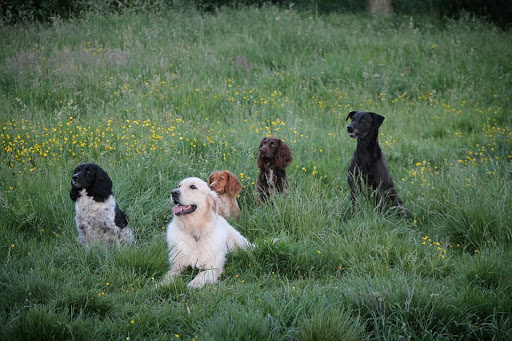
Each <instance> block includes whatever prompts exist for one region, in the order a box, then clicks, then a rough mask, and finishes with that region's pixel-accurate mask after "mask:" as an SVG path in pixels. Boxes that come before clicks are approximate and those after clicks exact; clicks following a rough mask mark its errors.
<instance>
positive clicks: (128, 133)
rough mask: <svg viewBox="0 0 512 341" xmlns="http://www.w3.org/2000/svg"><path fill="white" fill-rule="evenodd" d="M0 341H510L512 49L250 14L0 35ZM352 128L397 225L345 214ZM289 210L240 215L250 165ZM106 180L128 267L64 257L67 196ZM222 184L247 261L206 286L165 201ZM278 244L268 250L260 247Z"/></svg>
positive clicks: (38, 28)
mask: <svg viewBox="0 0 512 341" xmlns="http://www.w3.org/2000/svg"><path fill="white" fill-rule="evenodd" d="M0 46H2V49H1V51H0V210H1V214H0V261H1V265H0V286H1V290H0V307H1V309H0V322H1V324H0V328H1V329H0V339H3V340H28V339H40V340H42V339H67V340H70V339H77V340H91V339H116V340H142V339H146V340H150V339H169V338H171V339H185V340H191V339H192V340H225V339H229V340H236V339H244V340H262V339H271V340H367V339H423V340H431V339H436V340H453V339H460V340H477V339H486V340H491V339H494V340H510V339H512V317H511V316H512V280H511V278H512V251H511V249H512V227H511V223H510V222H511V221H512V214H511V207H512V199H511V197H512V193H511V189H512V185H511V183H512V182H511V181H512V168H511V161H512V143H511V140H512V131H511V121H512V115H511V107H512V103H511V92H510V89H512V64H511V60H512V35H511V34H510V32H509V31H503V30H500V29H498V28H496V27H494V26H492V25H491V24H488V23H485V22H483V21H480V20H476V19H472V18H470V17H463V18H461V19H459V20H456V21H455V20H443V21H441V20H438V19H430V18H427V17H402V16H395V17H392V18H379V17H372V16H369V15H366V14H339V13H338V14H332V15H323V16H318V15H315V14H314V13H310V12H301V11H295V10H291V9H288V10H286V9H278V8H276V7H272V6H264V7H262V8H252V7H248V8H241V9H238V10H235V9H224V10H220V11H218V12H214V13H208V14H205V13H199V12H197V11H196V10H194V9H183V8H181V9H174V10H173V9H169V10H167V11H163V10H158V11H157V10H155V11H146V12H137V11H126V12H122V13H116V14H100V13H90V14H88V15H85V16H84V17H83V18H81V19H73V20H69V21H60V20H58V19H56V20H54V22H53V23H52V24H51V25H49V26H43V25H40V24H25V25H18V26H0ZM351 110H366V111H375V112H377V113H379V114H381V115H383V116H385V117H386V119H385V121H384V123H383V125H382V127H381V131H380V143H381V146H382V148H383V151H384V153H385V155H386V156H387V158H388V163H389V167H390V170H391V173H392V175H393V177H394V180H395V184H396V186H397V188H398V192H399V194H400V196H401V197H402V199H404V201H405V203H406V205H407V207H408V208H409V210H410V211H411V214H412V215H411V217H407V218H403V217H401V216H398V215H396V214H394V213H393V212H388V213H379V212H378V210H376V209H374V208H373V207H372V205H371V204H369V203H368V202H367V200H365V199H364V198H360V202H359V204H358V209H357V210H356V211H355V213H354V214H352V211H351V201H350V194H349V189H348V185H347V183H346V176H347V172H346V169H347V167H348V164H349V161H350V158H351V155H352V153H353V150H354V148H355V141H353V140H350V139H349V137H348V135H347V133H346V125H347V122H346V121H345V118H346V116H347V114H348V112H349V111H351ZM270 135H274V136H278V137H280V138H282V139H284V140H285V141H286V143H287V144H288V145H289V146H290V148H291V150H292V152H293V155H294V162H293V164H292V165H291V166H290V168H289V169H288V176H289V179H290V190H289V192H288V193H287V194H286V195H279V196H277V197H275V199H274V204H273V205H270V204H266V205H260V206H259V205H256V197H255V179H256V178H257V174H258V170H257V167H256V156H257V146H258V144H259V141H260V140H261V138H262V137H263V136H270ZM82 162H95V163H98V164H100V165H101V166H102V167H103V168H104V169H105V170H106V171H107V172H108V173H109V175H110V176H111V177H112V179H113V182H114V190H115V193H116V200H117V202H118V204H119V205H120V206H121V207H122V208H123V209H124V211H125V212H126V213H127V215H128V217H129V220H130V225H131V226H132V228H133V230H134V232H135V234H136V246H133V247H128V248H124V249H121V250H105V249H101V248H92V249H84V248H83V247H81V246H80V245H79V244H78V241H77V236H76V231H75V224H74V206H73V202H72V201H71V200H70V198H69V188H70V176H71V172H72V170H73V168H74V167H75V166H76V165H77V164H79V163H82ZM221 169H228V170H230V171H232V172H233V173H235V174H237V175H238V176H239V178H240V179H241V181H242V183H243V190H242V192H241V195H240V198H239V203H240V206H241V208H242V212H243V215H242V218H241V220H239V221H232V224H233V225H234V226H235V227H236V228H237V229H238V230H240V231H241V232H242V234H244V235H245V236H246V237H247V238H248V239H249V240H251V241H252V242H255V243H256V244H257V245H258V247H257V248H255V249H253V250H250V251H247V252H237V253H235V254H232V255H230V256H229V258H228V261H227V267H226V270H225V272H224V274H223V276H222V277H221V280H220V282H219V283H218V284H215V285H209V286H206V287H205V288H203V289H200V290H187V289H186V283H187V282H188V281H189V280H190V278H191V277H192V276H193V275H194V274H193V273H191V272H189V273H187V274H185V275H184V276H183V278H181V279H178V280H177V281H175V282H174V283H173V284H171V285H170V286H168V287H159V288H157V287H156V286H155V283H157V282H158V281H159V280H160V279H161V278H162V277H163V276H164V274H165V273H166V271H167V269H168V264H167V256H166V245H165V227H166V226H167V224H168V223H169V221H170V219H171V217H172V213H171V202H170V200H169V196H170V191H171V189H173V188H175V187H176V186H177V184H178V182H179V181H180V180H181V179H183V178H185V177H189V176H198V177H201V178H203V179H206V178H207V176H208V175H209V173H210V172H211V171H213V170H221ZM276 240H277V242H276Z"/></svg>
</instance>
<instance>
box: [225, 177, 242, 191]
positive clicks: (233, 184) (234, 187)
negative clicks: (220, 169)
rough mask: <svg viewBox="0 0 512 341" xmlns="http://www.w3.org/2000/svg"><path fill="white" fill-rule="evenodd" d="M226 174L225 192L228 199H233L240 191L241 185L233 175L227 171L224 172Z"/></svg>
mask: <svg viewBox="0 0 512 341" xmlns="http://www.w3.org/2000/svg"><path fill="white" fill-rule="evenodd" d="M226 174H227V176H228V181H227V183H226V187H225V190H226V193H227V194H228V195H229V196H230V197H233V196H235V195H236V194H237V193H238V192H240V190H241V189H242V183H241V182H240V180H238V178H237V177H236V175H235V174H233V173H231V172H228V171H226Z"/></svg>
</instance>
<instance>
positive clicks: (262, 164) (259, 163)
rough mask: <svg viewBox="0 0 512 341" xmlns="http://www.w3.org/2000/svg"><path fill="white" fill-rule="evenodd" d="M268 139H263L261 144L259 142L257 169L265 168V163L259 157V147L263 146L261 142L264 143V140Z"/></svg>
mask: <svg viewBox="0 0 512 341" xmlns="http://www.w3.org/2000/svg"><path fill="white" fill-rule="evenodd" d="M267 139H268V137H264V138H263V139H262V140H261V142H260V145H259V147H258V160H257V162H258V168H260V169H261V168H263V167H264V166H265V163H264V162H263V158H262V157H261V156H260V148H261V146H263V142H265V141H266V140H267Z"/></svg>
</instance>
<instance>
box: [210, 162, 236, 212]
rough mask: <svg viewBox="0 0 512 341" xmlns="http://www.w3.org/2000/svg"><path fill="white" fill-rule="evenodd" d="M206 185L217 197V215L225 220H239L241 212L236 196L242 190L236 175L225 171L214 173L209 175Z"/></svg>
mask: <svg viewBox="0 0 512 341" xmlns="http://www.w3.org/2000/svg"><path fill="white" fill-rule="evenodd" d="M208 185H210V188H211V189H212V190H213V191H215V193H217V195H218V197H219V214H220V215H221V216H223V217H224V218H226V219H227V218H229V217H233V218H235V219H239V218H240V215H241V211H240V207H239V206H238V202H237V200H236V196H237V194H238V193H239V192H240V190H241V189H242V183H241V182H240V180H238V178H237V177H236V175H235V174H233V173H231V172H229V171H227V170H224V171H215V172H213V173H212V174H210V176H209V178H208Z"/></svg>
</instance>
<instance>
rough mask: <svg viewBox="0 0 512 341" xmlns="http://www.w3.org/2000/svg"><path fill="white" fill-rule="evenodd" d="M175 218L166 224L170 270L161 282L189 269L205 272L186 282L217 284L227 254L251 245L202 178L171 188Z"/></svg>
mask: <svg viewBox="0 0 512 341" xmlns="http://www.w3.org/2000/svg"><path fill="white" fill-rule="evenodd" d="M171 195H172V201H173V203H174V205H175V206H174V207H173V209H172V212H173V213H174V217H173V219H172V220H171V222H170V223H169V226H167V245H168V247H169V263H170V270H169V272H168V273H167V275H166V276H165V278H164V279H163V281H162V284H164V285H165V284H167V283H169V282H170V281H172V280H173V279H174V278H175V277H176V276H179V275H180V274H181V273H182V272H183V271H184V270H185V269H186V268H188V267H192V268H198V269H201V270H202V271H201V272H199V273H198V274H197V276H196V277H195V278H194V279H193V280H192V281H190V282H189V283H188V284H187V287H188V288H200V287H202V286H204V285H205V284H209V283H215V282H216V281H217V279H218V278H219V276H220V275H221V274H222V272H223V270H224V264H225V262H226V255H227V253H228V252H229V251H231V250H234V249H236V248H242V249H246V248H247V247H249V246H252V244H251V243H250V242H249V241H248V240H247V239H245V238H244V237H243V236H242V235H241V234H240V232H238V231H237V230H235V228H234V227H232V226H231V225H229V224H228V222H227V221H226V219H224V217H222V216H220V215H218V213H217V206H218V198H217V194H216V193H215V192H213V191H212V190H210V188H209V187H208V185H207V184H206V182H204V181H203V180H201V179H199V178H186V179H184V180H183V181H181V182H180V184H179V187H178V188H176V189H174V190H172V192H171Z"/></svg>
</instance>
